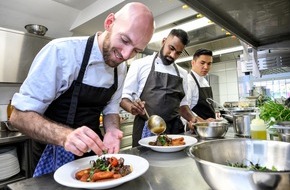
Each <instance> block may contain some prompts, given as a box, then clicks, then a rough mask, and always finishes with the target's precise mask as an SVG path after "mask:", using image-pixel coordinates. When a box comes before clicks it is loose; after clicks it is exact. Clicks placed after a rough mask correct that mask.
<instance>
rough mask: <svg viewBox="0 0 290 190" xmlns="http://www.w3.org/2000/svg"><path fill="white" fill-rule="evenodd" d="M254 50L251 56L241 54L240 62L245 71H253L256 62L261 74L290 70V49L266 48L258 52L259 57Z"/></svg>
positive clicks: (242, 69)
mask: <svg viewBox="0 0 290 190" xmlns="http://www.w3.org/2000/svg"><path fill="white" fill-rule="evenodd" d="M254 57H255V56H253V52H251V53H249V56H245V55H244V54H242V55H240V59H239V60H238V64H240V66H241V71H242V72H244V73H247V72H253V69H254V67H255V64H256V65H257V68H258V70H259V72H260V75H269V74H278V73H287V72H290V51H289V50H264V51H259V52H257V58H256V60H255V61H254V59H255V58H254Z"/></svg>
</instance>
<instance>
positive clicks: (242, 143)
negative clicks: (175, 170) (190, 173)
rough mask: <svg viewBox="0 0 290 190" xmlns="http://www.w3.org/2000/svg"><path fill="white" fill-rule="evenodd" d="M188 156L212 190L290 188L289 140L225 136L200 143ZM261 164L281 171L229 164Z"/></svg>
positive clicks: (191, 148) (281, 189)
mask: <svg viewBox="0 0 290 190" xmlns="http://www.w3.org/2000/svg"><path fill="white" fill-rule="evenodd" d="M188 153H189V155H190V156H191V157H192V158H193V159H194V160H195V163H196V165H197V167H198V169H199V171H200V173H201V175H202V177H203V178H204V180H205V181H206V182H207V183H208V185H209V186H210V187H211V188H212V189H217V190H219V189H221V190H224V189H235V190H249V189H251V190H268V189H276V190H286V189H289V187H290V180H289V179H290V161H289V158H290V143H286V142H280V141H262V140H251V139H222V140H211V141H206V142H201V143H197V144H195V145H193V146H192V147H190V149H189V152H188ZM250 161H251V162H253V163H254V164H256V163H258V164H260V165H261V166H265V167H267V168H272V166H274V167H275V168H276V169H277V170H278V171H276V172H274V171H271V172H261V171H251V170H248V169H243V168H236V167H230V166H227V163H228V162H230V163H237V162H238V163H243V164H246V165H249V162H250Z"/></svg>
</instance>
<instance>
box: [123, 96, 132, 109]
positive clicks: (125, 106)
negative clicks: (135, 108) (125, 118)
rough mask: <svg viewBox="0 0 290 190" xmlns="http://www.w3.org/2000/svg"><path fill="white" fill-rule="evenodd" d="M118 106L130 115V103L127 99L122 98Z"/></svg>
mask: <svg viewBox="0 0 290 190" xmlns="http://www.w3.org/2000/svg"><path fill="white" fill-rule="evenodd" d="M120 106H121V107H122V108H123V109H124V110H125V111H127V112H129V113H131V112H132V111H131V107H132V102H131V100H129V99H128V98H123V99H122V101H121V103H120Z"/></svg>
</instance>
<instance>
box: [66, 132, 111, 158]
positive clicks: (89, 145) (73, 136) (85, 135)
mask: <svg viewBox="0 0 290 190" xmlns="http://www.w3.org/2000/svg"><path fill="white" fill-rule="evenodd" d="M63 147H64V148H65V150H66V151H70V152H72V153H73V154H75V155H77V156H82V155H83V154H84V153H86V152H88V151H90V150H92V151H94V152H95V153H96V154H97V155H102V154H103V150H106V149H107V147H106V146H105V145H104V143H103V142H102V140H101V139H100V137H99V136H98V135H97V134H96V133H95V132H94V131H93V130H92V129H90V128H88V127H86V126H82V127H79V128H77V129H75V130H73V131H72V132H71V133H69V134H68V135H67V137H66V140H65V141H64V143H63Z"/></svg>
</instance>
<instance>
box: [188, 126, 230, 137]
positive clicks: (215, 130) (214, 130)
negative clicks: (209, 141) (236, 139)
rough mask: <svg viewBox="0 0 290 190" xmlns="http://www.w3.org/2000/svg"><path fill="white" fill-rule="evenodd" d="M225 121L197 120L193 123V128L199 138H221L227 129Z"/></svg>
mask: <svg viewBox="0 0 290 190" xmlns="http://www.w3.org/2000/svg"><path fill="white" fill-rule="evenodd" d="M228 125H229V124H228V123H226V122H198V123H195V124H194V129H195V131H196V133H197V135H198V136H200V137H201V138H221V137H224V136H225V135H226V133H227V131H228Z"/></svg>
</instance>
